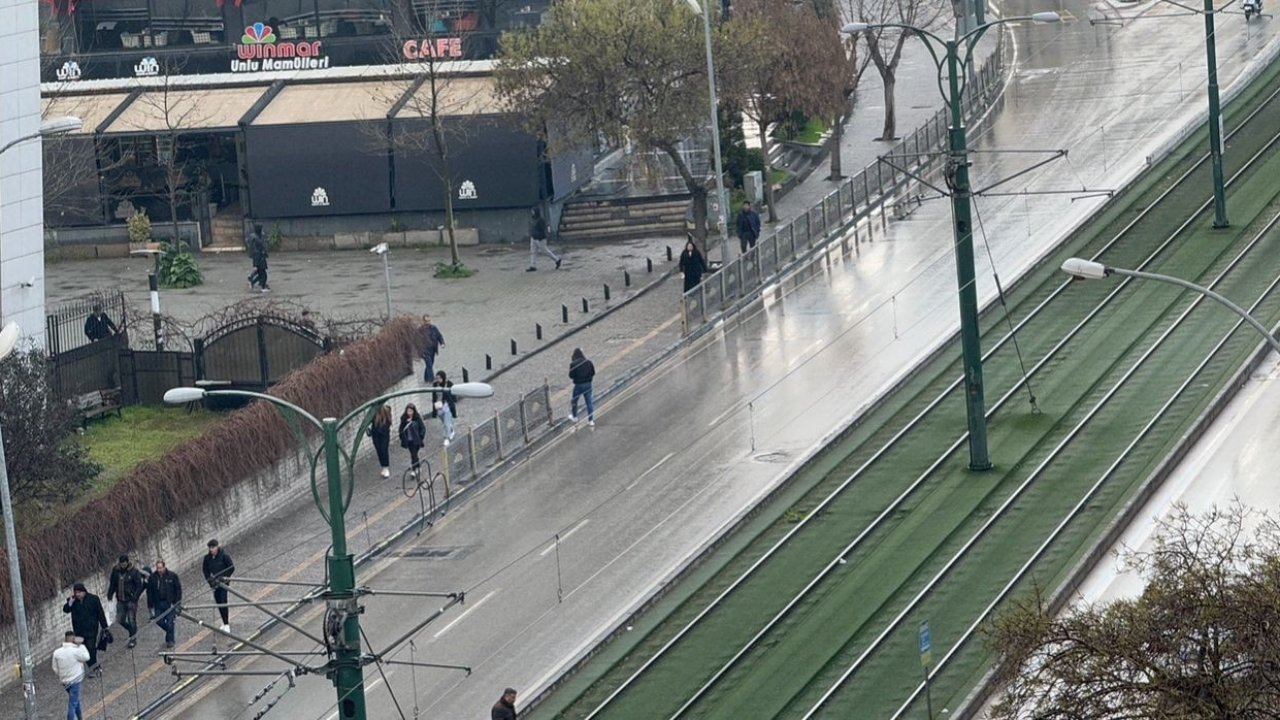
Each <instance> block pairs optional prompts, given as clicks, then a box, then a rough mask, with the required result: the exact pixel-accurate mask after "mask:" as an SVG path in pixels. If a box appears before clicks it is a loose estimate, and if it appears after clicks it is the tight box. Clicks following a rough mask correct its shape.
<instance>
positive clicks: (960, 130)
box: [946, 0, 1208, 470]
mask: <svg viewBox="0 0 1280 720" xmlns="http://www.w3.org/2000/svg"><path fill="white" fill-rule="evenodd" d="M1206 1H1208V0H1206ZM946 50H947V74H948V75H949V77H948V83H949V84H948V87H949V89H950V92H949V93H948V96H947V105H948V107H949V108H950V110H951V131H950V135H949V140H950V147H949V150H950V157H949V158H948V163H947V182H948V185H950V189H951V217H952V222H953V224H954V230H955V245H956V247H955V252H956V278H957V280H958V282H959V290H960V293H959V297H960V343H961V346H962V348H963V352H964V389H965V393H964V402H965V412H966V416H967V418H968V424H969V469H970V470H990V469H991V458H990V456H989V455H988V453H987V414H986V402H985V398H984V397H983V388H982V341H981V339H980V338H979V335H978V288H977V281H976V275H977V272H976V270H975V269H974V259H973V209H972V206H971V200H970V197H971V196H970V191H971V190H972V188H971V187H970V185H969V147H968V139H967V137H966V135H965V127H964V102H963V99H962V98H961V95H960V67H959V66H960V58H959V43H958V42H957V41H956V40H947V41H946Z"/></svg>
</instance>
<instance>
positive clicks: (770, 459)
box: [755, 451, 787, 463]
mask: <svg viewBox="0 0 1280 720" xmlns="http://www.w3.org/2000/svg"><path fill="white" fill-rule="evenodd" d="M755 459H756V460H757V461H759V462H767V463H780V462H786V461H787V454H786V453H784V452H781V451H775V452H767V453H761V454H759V455H757V456H756V457H755Z"/></svg>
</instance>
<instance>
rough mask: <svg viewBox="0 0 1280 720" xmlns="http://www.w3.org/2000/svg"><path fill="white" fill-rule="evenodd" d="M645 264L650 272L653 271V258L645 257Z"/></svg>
mask: <svg viewBox="0 0 1280 720" xmlns="http://www.w3.org/2000/svg"><path fill="white" fill-rule="evenodd" d="M644 264H645V268H646V269H647V270H648V271H649V272H653V258H645V259H644Z"/></svg>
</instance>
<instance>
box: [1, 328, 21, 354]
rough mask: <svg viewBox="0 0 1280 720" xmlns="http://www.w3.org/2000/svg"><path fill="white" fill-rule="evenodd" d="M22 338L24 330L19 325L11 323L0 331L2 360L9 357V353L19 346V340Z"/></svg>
mask: <svg viewBox="0 0 1280 720" xmlns="http://www.w3.org/2000/svg"><path fill="white" fill-rule="evenodd" d="M20 337H22V329H21V328H19V327H18V323H16V322H11V323H9V324H8V325H5V326H4V329H3V330H0V360H3V359H5V358H7V357H9V353H11V352H13V349H14V348H15V347H17V346H18V338H20Z"/></svg>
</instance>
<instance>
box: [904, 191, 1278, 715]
mask: <svg viewBox="0 0 1280 720" xmlns="http://www.w3.org/2000/svg"><path fill="white" fill-rule="evenodd" d="M1277 221H1280V215H1277V216H1276V217H1275V218H1272V220H1271V221H1270V222H1269V223H1268V224H1267V230H1270V229H1271V228H1273V227H1275V225H1276V224H1277ZM1277 287H1280V276H1277V277H1276V279H1275V280H1272V281H1271V284H1270V285H1268V286H1267V288H1266V289H1265V290H1263V291H1262V293H1261V295H1260V296H1259V298H1258V299H1257V300H1255V301H1254V302H1253V304H1252V305H1250V306H1249V312H1253V311H1254V310H1256V309H1257V307H1258V306H1259V305H1261V304H1262V302H1263V301H1264V300H1265V299H1266V298H1267V296H1268V295H1270V294H1271V293H1272V292H1274V291H1275V290H1276V288H1277ZM1203 300H1204V297H1203V296H1201V297H1200V298H1198V299H1197V300H1196V304H1199V303H1200V302H1201V301H1203ZM1244 323H1245V321H1244V319H1242V318H1240V319H1237V320H1236V321H1235V323H1234V324H1233V325H1232V326H1231V329H1230V330H1229V331H1228V332H1227V333H1226V334H1225V335H1224V336H1223V337H1222V339H1221V340H1219V341H1218V344H1217V345H1215V346H1214V348H1213V349H1212V350H1211V351H1210V352H1209V355H1208V356H1206V357H1205V359H1204V360H1203V361H1201V363H1200V364H1199V365H1198V366H1196V369H1195V371H1194V372H1192V373H1191V374H1190V375H1188V376H1187V379H1186V380H1184V381H1183V383H1182V385H1180V386H1179V387H1178V389H1177V390H1176V391H1175V392H1174V394H1173V395H1171V396H1170V397H1169V399H1168V400H1167V401H1165V403H1164V405H1162V406H1161V407H1160V409H1159V410H1158V411H1156V414H1155V415H1153V416H1152V418H1151V420H1150V421H1148V422H1147V424H1146V426H1144V427H1143V428H1142V430H1141V431H1140V432H1139V433H1138V436H1137V437H1136V438H1134V440H1133V442H1131V443H1130V444H1129V446H1128V447H1126V448H1125V449H1124V451H1123V452H1122V453H1121V454H1120V457H1118V458H1117V459H1116V460H1115V461H1114V462H1113V463H1112V464H1111V465H1110V466H1109V467H1108V468H1107V470H1106V472H1104V473H1103V475H1102V477H1100V478H1099V479H1098V481H1097V482H1095V483H1094V484H1093V486H1091V487H1090V488H1089V491H1088V492H1087V493H1085V495H1084V497H1082V498H1081V499H1080V501H1079V502H1078V503H1077V504H1076V505H1075V507H1073V508H1072V509H1071V511H1070V512H1069V513H1068V514H1067V516H1066V517H1065V518H1063V520H1062V521H1061V522H1060V523H1058V525H1057V527H1055V528H1054V529H1053V532H1052V533H1050V535H1049V537H1048V538H1046V539H1045V540H1044V542H1043V543H1041V544H1040V546H1039V547H1038V548H1036V551H1035V552H1034V553H1033V554H1032V555H1031V557H1030V558H1029V559H1028V560H1027V561H1026V562H1025V563H1024V564H1023V565H1022V567H1020V568H1019V569H1018V572H1017V573H1015V574H1014V576H1013V578H1012V579H1011V580H1009V582H1008V583H1006V584H1005V586H1004V587H1003V588H1002V589H1001V590H1000V592H999V593H997V595H996V597H995V599H993V600H992V601H991V602H990V603H988V605H987V607H986V608H985V609H983V611H982V613H981V614H980V615H979V616H978V618H977V619H976V620H974V621H973V623H971V624H970V625H969V627H968V628H966V629H965V631H964V633H962V634H961V636H960V638H959V639H958V640H956V642H955V643H954V644H953V645H952V647H951V649H950V650H948V651H947V653H946V654H945V655H944V656H943V657H942V659H941V660H939V661H938V664H937V665H935V666H933V667H932V668H931V669H930V671H929V678H930V679H932V678H934V677H935V676H936V675H937V674H938V673H939V672H941V671H942V669H943V668H944V667H945V666H946V665H947V663H948V662H950V661H951V659H952V658H953V657H954V656H955V654H956V653H957V652H959V650H960V648H961V647H962V646H963V645H964V644H965V643H967V642H968V641H969V640H970V639H971V638H972V637H973V635H974V633H976V632H977V630H978V628H979V627H980V626H981V625H982V623H984V622H986V619H987V618H988V617H990V615H991V613H993V612H994V611H995V608H996V606H997V605H999V604H1000V603H1002V602H1004V600H1005V598H1006V597H1008V595H1009V593H1010V592H1012V591H1013V588H1014V586H1015V585H1017V584H1018V583H1019V582H1021V581H1022V578H1023V577H1024V576H1025V575H1026V573H1027V572H1029V571H1030V569H1031V566H1032V565H1033V564H1035V563H1036V562H1037V561H1038V560H1039V559H1040V557H1041V556H1042V555H1043V554H1044V552H1045V551H1046V550H1048V548H1049V545H1050V544H1051V543H1053V541H1054V540H1056V539H1057V537H1058V535H1060V534H1061V533H1062V531H1063V530H1065V529H1066V526H1067V525H1068V524H1069V523H1070V522H1071V521H1072V520H1074V519H1075V518H1076V517H1077V516H1078V515H1079V514H1080V511H1081V510H1083V509H1084V507H1085V505H1086V504H1088V502H1089V501H1090V500H1091V499H1092V498H1093V496H1094V495H1095V494H1096V493H1097V491H1098V490H1099V489H1101V487H1102V485H1103V483H1104V482H1105V481H1106V480H1108V479H1109V478H1110V476H1111V475H1112V473H1114V472H1115V471H1116V469H1117V468H1119V467H1120V465H1121V463H1123V462H1124V460H1125V459H1126V456H1127V455H1128V453H1130V452H1131V451H1132V450H1133V448H1134V447H1135V446H1136V445H1137V443H1138V442H1139V441H1140V440H1142V439H1143V437H1144V436H1145V435H1146V434H1147V433H1148V432H1149V431H1150V430H1151V428H1153V427H1155V424H1156V423H1157V422H1158V421H1159V420H1160V419H1161V418H1162V416H1163V415H1164V413H1165V411H1167V410H1168V409H1169V408H1170V407H1172V406H1173V404H1174V402H1175V401H1177V400H1178V399H1179V398H1180V397H1181V396H1182V394H1183V393H1184V392H1185V391H1186V389H1187V387H1188V386H1189V385H1191V383H1192V382H1193V381H1194V380H1195V379H1196V377H1198V376H1199V374H1200V373H1201V372H1202V371H1203V370H1204V368H1205V367H1206V366H1207V365H1208V364H1209V362H1210V361H1211V360H1212V359H1213V357H1214V356H1215V355H1217V353H1218V352H1219V351H1220V350H1221V349H1222V347H1223V346H1225V345H1226V344H1227V342H1228V341H1229V340H1230V339H1231V337H1232V336H1233V335H1234V334H1235V333H1236V331H1237V330H1239V329H1240V328H1241V326H1243V325H1244ZM923 691H924V683H923V682H921V683H920V684H918V685H917V686H916V689H915V690H914V691H913V692H912V693H911V695H910V696H908V698H907V700H906V701H905V702H904V703H903V704H902V705H901V706H899V708H898V710H897V711H896V712H895V713H894V714H893V715H892V716H891V717H890V719H889V720H898V718H900V717H902V714H903V713H904V712H906V711H907V709H908V708H909V707H910V706H911V704H912V703H914V702H915V701H916V699H917V698H918V697H919V696H920V693H921V692H923Z"/></svg>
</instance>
